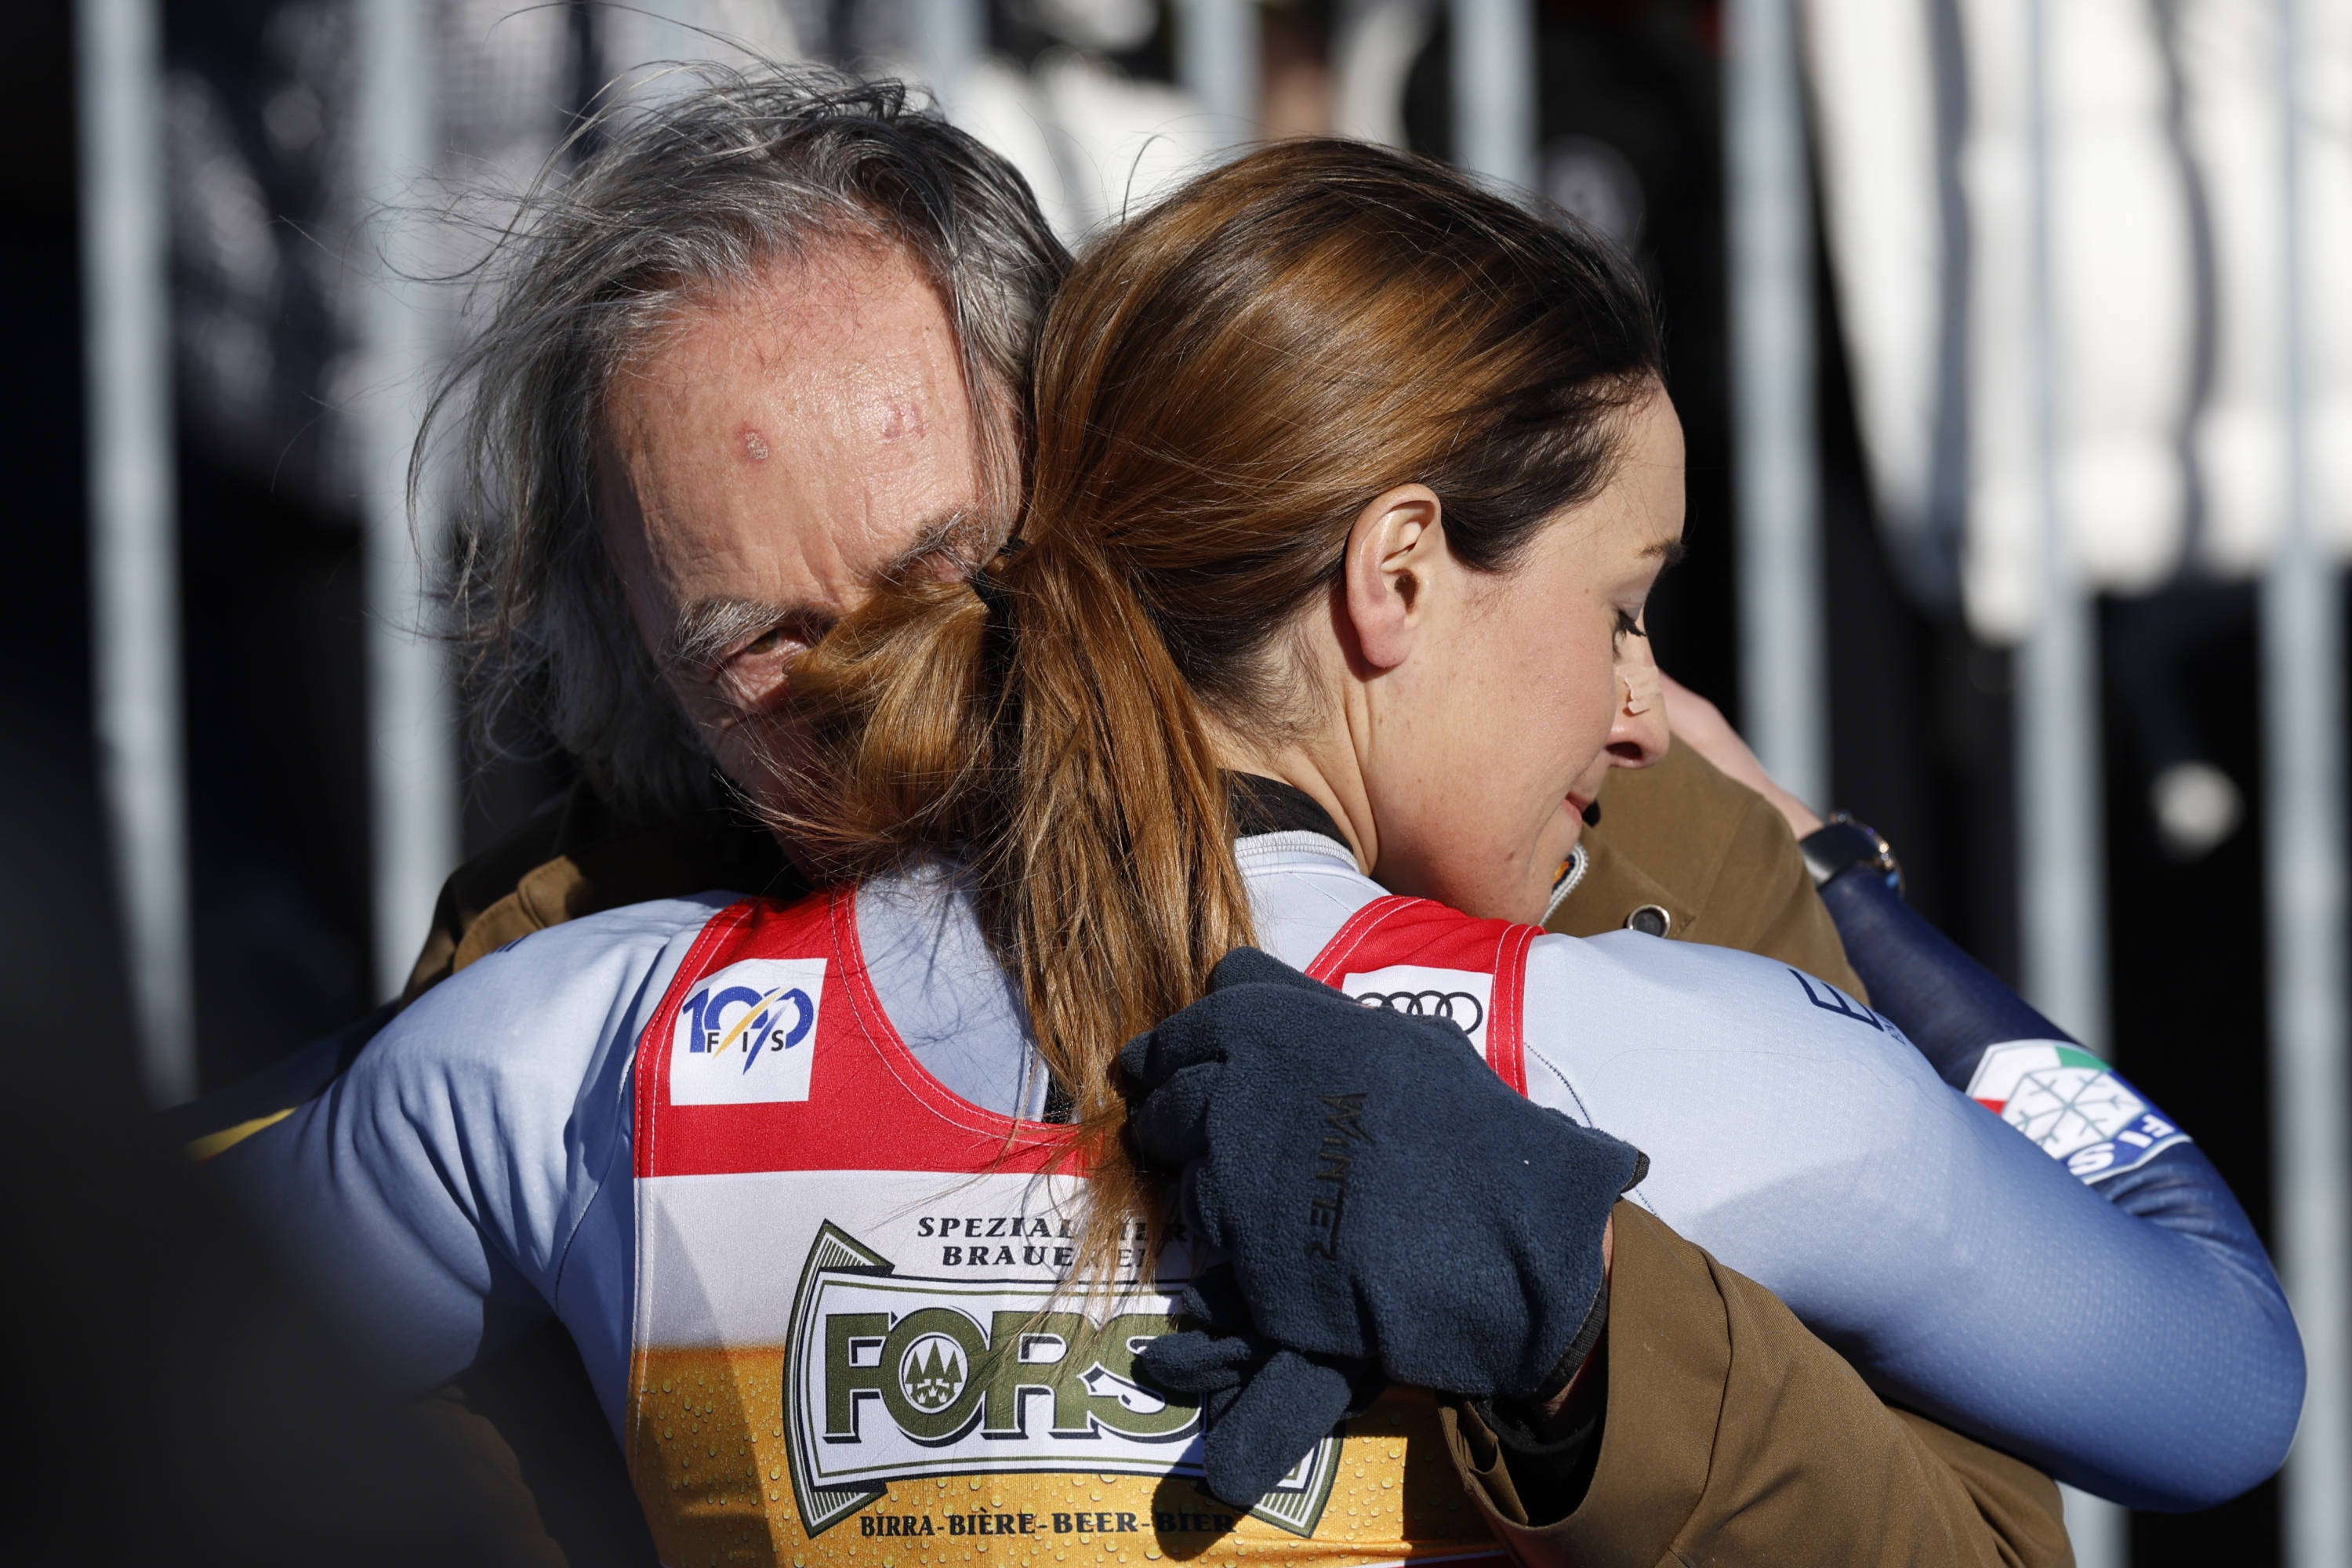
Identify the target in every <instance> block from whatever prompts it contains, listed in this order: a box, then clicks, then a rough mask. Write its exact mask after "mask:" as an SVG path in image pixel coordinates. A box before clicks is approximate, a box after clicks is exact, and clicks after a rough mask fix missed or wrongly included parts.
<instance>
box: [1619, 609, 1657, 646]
mask: <svg viewBox="0 0 2352 1568" xmlns="http://www.w3.org/2000/svg"><path fill="white" fill-rule="evenodd" d="M1649 635H1650V634H1649V633H1647V632H1645V631H1643V629H1642V617H1641V616H1640V615H1639V614H1638V613H1636V614H1633V615H1628V614H1626V613H1625V612H1624V611H1623V610H1620V611H1618V612H1617V631H1616V636H1617V637H1618V639H1619V640H1620V641H1622V640H1623V639H1624V638H1626V637H1643V638H1647V637H1649Z"/></svg>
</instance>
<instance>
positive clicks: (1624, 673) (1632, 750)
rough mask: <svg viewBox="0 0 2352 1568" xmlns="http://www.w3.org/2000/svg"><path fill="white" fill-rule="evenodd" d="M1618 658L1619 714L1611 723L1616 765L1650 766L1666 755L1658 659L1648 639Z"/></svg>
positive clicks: (1612, 754)
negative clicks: (1652, 652) (1652, 655)
mask: <svg viewBox="0 0 2352 1568" xmlns="http://www.w3.org/2000/svg"><path fill="white" fill-rule="evenodd" d="M1629 640H1630V641H1632V642H1633V646H1632V647H1628V648H1627V649H1626V650H1625V657H1623V658H1620V659H1619V660H1618V661H1617V670H1616V675H1617V713H1616V717H1615V719H1614V720H1613V721H1612V722H1611V724H1610V726H1609V746H1608V750H1609V762H1610V765H1611V766H1612V767H1620V768H1646V767H1648V766H1650V765H1651V764H1652V763H1655V762H1656V761H1657V760H1658V759H1659V758H1661V757H1663V756H1664V755H1665V754H1666V744H1667V741H1666V703H1665V699H1664V695H1663V694H1662V693H1661V692H1660V691H1659V689H1658V665H1657V661H1656V660H1655V659H1654V658H1651V657H1650V644H1649V640H1648V639H1647V638H1640V639H1629Z"/></svg>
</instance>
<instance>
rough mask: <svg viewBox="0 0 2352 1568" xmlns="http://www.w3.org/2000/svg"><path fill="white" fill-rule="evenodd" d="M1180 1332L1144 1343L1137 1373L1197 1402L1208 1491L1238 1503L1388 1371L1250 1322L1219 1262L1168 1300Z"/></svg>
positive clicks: (1359, 1403) (1375, 1388)
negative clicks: (1272, 1335)
mask: <svg viewBox="0 0 2352 1568" xmlns="http://www.w3.org/2000/svg"><path fill="white" fill-rule="evenodd" d="M1176 1315H1177V1318H1178V1321H1181V1322H1182V1323H1183V1324H1184V1331H1183V1332H1182V1333H1177V1334H1163V1335H1162V1336H1160V1338H1159V1339H1156V1340H1153V1341H1152V1342H1150V1344H1148V1345H1146V1346H1144V1348H1143V1353H1142V1356H1141V1358H1140V1360H1141V1363H1142V1366H1143V1372H1144V1375H1145V1376H1147V1377H1149V1378H1150V1380H1151V1381H1152V1382H1153V1383H1155V1384H1159V1385H1160V1387H1162V1388H1164V1389H1167V1390H1169V1391H1170V1392H1171V1393H1173V1394H1189V1395H1191V1396H1192V1398H1194V1399H1197V1400H1198V1401H1200V1404H1201V1413H1202V1416H1203V1417H1204V1424H1205V1426H1206V1427H1207V1432H1208V1436H1207V1437H1206V1439H1205V1441H1204V1442H1203V1444H1202V1447H1203V1448H1204V1450H1205V1452H1204V1454H1203V1458H1204V1460H1205V1465H1204V1468H1205V1469H1206V1471H1207V1474H1206V1475H1205V1476H1204V1477H1203V1478H1202V1479H1204V1480H1206V1481H1207V1482H1208V1487H1209V1490H1210V1491H1211V1492H1212V1493H1213V1494H1214V1495H1216V1496H1217V1497H1219V1498H1222V1499H1223V1500H1225V1501H1227V1502H1229V1503H1232V1504H1233V1505H1234V1507H1236V1508H1247V1507H1249V1506H1250V1505H1251V1504H1252V1503H1255V1501H1257V1500H1258V1499H1260V1498H1262V1497H1264V1496H1265V1494H1266V1493H1267V1492H1269V1491H1271V1490H1272V1489H1274V1483H1275V1482H1276V1481H1278V1480H1280V1479H1282V1478H1283V1477H1284V1476H1285V1475H1286V1474H1288V1473H1289V1470H1290V1467H1291V1466H1293V1465H1295V1464H1297V1462H1298V1461H1299V1458H1301V1457H1302V1456H1303V1455H1305V1454H1306V1453H1307V1451H1308V1450H1309V1449H1311V1448H1313V1447H1315V1445H1316V1444H1318V1443H1319V1442H1321V1441H1322V1440H1323V1438H1324V1436H1326V1435H1327V1434H1328V1433H1329V1432H1330V1430H1331V1428H1332V1427H1334V1426H1338V1425H1339V1423H1340V1422H1341V1421H1343V1420H1345V1419H1346V1418H1347V1417H1349V1416H1350V1415H1362V1414H1363V1413H1364V1412H1365V1411H1366V1410H1368V1409H1370V1408H1371V1404H1372V1401H1374V1400H1375V1399H1378V1398H1379V1397H1380V1396H1381V1390H1382V1389H1384V1388H1386V1387H1387V1386H1388V1379H1387V1378H1384V1377H1382V1376H1381V1370H1380V1368H1379V1367H1378V1366H1376V1365H1375V1364H1373V1363H1371V1362H1369V1361H1364V1360H1349V1359H1344V1358H1341V1357H1338V1356H1318V1355H1302V1354H1300V1353H1299V1352H1297V1351H1294V1350H1288V1349H1286V1348H1285V1347H1283V1346H1281V1345H1278V1344H1276V1343H1275V1342H1273V1341H1272V1340H1269V1339H1267V1338H1266V1337H1265V1335H1263V1334H1261V1333H1259V1332H1257V1331H1256V1330H1255V1327H1253V1325H1252V1322H1251V1318H1250V1310H1249V1303H1248V1302H1246V1301H1244V1300H1242V1295H1241V1289H1240V1287H1238V1286H1237V1285H1236V1284H1235V1283H1234V1271H1233V1269H1232V1268H1229V1267H1228V1266H1226V1265H1224V1264H1219V1265H1218V1266H1217V1267H1215V1268H1211V1269H1209V1270H1207V1271H1205V1272H1204V1273H1202V1275H1201V1277H1200V1278H1199V1279H1195V1280H1193V1281H1192V1285H1191V1286H1190V1287H1188V1288H1187V1289H1186V1290H1185V1291H1184V1294H1183V1296H1182V1298H1181V1300H1179V1302H1178V1304H1177V1308H1176Z"/></svg>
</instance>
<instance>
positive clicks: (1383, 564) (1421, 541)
mask: <svg viewBox="0 0 2352 1568" xmlns="http://www.w3.org/2000/svg"><path fill="white" fill-rule="evenodd" d="M1443 521H1444V509H1443V508H1442V507H1440V506H1439V504H1438V500H1437V492H1436V491H1435V490H1433V489H1430V488H1429V487H1428V486H1427V485H1399V486H1398V487H1397V488H1396V489H1392V490H1389V491H1387V492H1386V493H1384V494H1381V495H1379V496H1375V497H1374V498H1373V499H1372V500H1371V501H1370V504H1368V505H1367V506H1366V507H1365V508H1364V510H1361V511H1360V512H1358V513H1357V514H1356V524H1355V526H1354V527H1353V528H1351V529H1349V531H1348V553H1347V558H1346V561H1345V563H1344V568H1343V569H1344V572H1345V575H1346V579H1347V588H1348V598H1347V604H1348V621H1349V626H1352V627H1353V628H1354V630H1355V634H1356V644H1357V647H1359V648H1360V649H1361V650H1362V655H1363V658H1364V662H1365V663H1367V664H1369V665H1370V666H1371V667H1372V668H1374V669H1394V668H1396V667H1397V666H1398V665H1401V664H1402V663H1403V662H1404V661H1405V659H1406V658H1407V657H1408V656H1409V655H1410V654H1411V653H1412V642H1413V637H1414V634H1415V633H1416V632H1418V631H1419V630H1420V628H1421V626H1422V625H1423V622H1424V621H1425V620H1426V619H1427V603H1428V598H1429V588H1430V584H1432V582H1433V580H1434V578H1435V574H1436V572H1437V570H1438V567H1439V565H1440V563H1442V562H1444V560H1446V559H1447V552H1446V549H1445V535H1444V529H1443V528H1442V527H1441V526H1440V524H1441V523H1442V522H1443Z"/></svg>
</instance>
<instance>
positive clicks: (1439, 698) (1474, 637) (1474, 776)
mask: <svg viewBox="0 0 2352 1568" xmlns="http://www.w3.org/2000/svg"><path fill="white" fill-rule="evenodd" d="M1682 529H1683V438H1682V426H1681V424H1680V422H1679V421H1677V420H1676V419H1675V414H1674V409H1673V406H1672V405H1670V404H1669V403H1668V402H1667V401H1666V399H1665V397H1664V395H1663V394H1660V395H1654V396H1653V397H1651V398H1650V399H1649V400H1648V401H1646V402H1645V403H1644V404H1643V405H1641V406H1640V407H1639V408H1637V409H1636V410H1634V411H1633V412H1632V413H1631V414H1630V415H1629V416H1628V417H1627V421H1626V428H1625V431H1624V436H1623V442H1622V458H1621V461H1620V462H1619V464H1618V467H1617V469H1616V472H1615V475H1614V477H1613V478H1612V479H1611V481H1610V483H1609V485H1608V487H1607V488H1606V489H1603V490H1602V491H1601V494H1600V495H1598V496H1596V497H1594V498H1593V499H1592V500H1590V501H1588V502H1586V503H1585V504H1583V505H1582V506H1580V507H1576V508H1574V509H1572V510H1569V511H1567V512H1565V513H1563V514H1562V515H1561V516H1560V517H1559V519H1558V520H1556V521H1553V522H1552V523H1550V524H1549V526H1547V527H1546V528H1545V529H1544V530H1543V531H1542V532H1541V533H1540V534H1539V535H1538V537H1537V538H1536V540H1535V541H1534V542H1533V543H1532V544H1531V545H1530V546H1529V548H1528V550H1527V552H1526V553H1525V554H1524V555H1523V556H1522V558H1521V560H1520V562H1519V563H1518V564H1517V565H1516V566H1515V567H1513V568H1512V569H1511V570H1509V571H1507V572H1503V573H1499V574H1491V575H1489V574H1466V575H1465V578H1464V579H1463V582H1464V588H1463V590H1462V591H1461V592H1460V593H1458V594H1454V595H1446V594H1444V593H1443V592H1440V593H1439V594H1437V595H1433V597H1432V599H1431V603H1430V605H1429V606H1428V611H1427V615H1428V621H1427V624H1426V625H1425V626H1423V628H1422V629H1421V630H1420V631H1418V632H1417V633H1416V640H1415V646H1414V647H1413V650H1412V656H1411V658H1408V659H1406V660H1404V661H1403V662H1402V663H1401V664H1400V665H1399V666H1398V667H1397V668H1394V669H1392V670H1390V671H1388V672H1387V673H1386V674H1385V675H1384V676H1383V677H1382V678H1381V679H1380V680H1378V681H1375V682H1373V683H1372V687H1371V688H1370V689H1368V690H1374V691H1376V695H1373V696H1372V697H1371V699H1370V703H1369V707H1370V723H1369V724H1367V725H1366V726H1365V727H1364V730H1363V733H1362V734H1361V735H1360V739H1359V747H1358V749H1359V753H1360V759H1361V762H1360V766H1361V772H1362V777H1363V781H1364V790H1365V794H1366V796H1367V801H1368V804H1369V805H1370V809H1371V812H1372V816H1373V818H1374V820H1375V822H1376V823H1377V827H1378V837H1377V854H1376V857H1375V859H1374V862H1373V865H1372V867H1371V871H1372V875H1373V876H1374V877H1375V878H1377V879H1379V880H1380V881H1381V883H1382V884H1383V885H1384V886H1386V887H1388V888H1390V889H1392V890H1394V891H1397V892H1402V893H1412V894H1418V895H1420V896H1423V897H1426V898H1433V899H1435V900H1439V901H1440V902H1442V903H1446V904H1450V905H1452V906H1454V908H1456V909H1460V910H1466V911H1468V912H1470V913H1472V914H1476V915H1481V916H1488V917H1501V918H1505V919H1510V920H1521V921H1536V920H1540V919H1541V918H1542V916H1543V912H1544V910H1545V908H1546V906H1547V904H1548V903H1549V900H1550V891H1551V887H1552V883H1553V881H1554V879H1555V878H1556V877H1557V875H1558V873H1559V867H1560V863H1561V861H1562V860H1563V859H1565V858H1567V856H1568V854H1569V852H1570V849H1571V848H1572V847H1574V845H1575V843H1576V838H1577V835H1578V833H1579V831H1580V829H1581V826H1582V821H1581V813H1582V811H1583V809H1584V807H1585V806H1586V805H1590V804H1591V799H1592V795H1593V792H1594V791H1595V790H1597V789H1598V788H1599V782H1600V779H1601V776H1602V774H1603V773H1604V771H1605V768H1606V766H1607V765H1608V764H1609V763H1611V762H1612V760H1614V761H1616V762H1619V763H1626V762H1640V761H1647V760H1654V757H1655V756H1656V755H1657V754H1659V753H1661V752H1663V750H1664V710H1663V708H1662V707H1660V706H1659V705H1658V704H1657V702H1656V700H1655V696H1654V668H1655V667H1654V665H1652V664H1650V663H1649V660H1648V651H1647V648H1646V646H1645V645H1643V642H1642V641H1641V639H1640V637H1639V635H1638V632H1637V630H1636V627H1637V626H1638V623H1639V621H1640V618H1641V616H1642V613H1643V605H1644V604H1645V602H1646V601H1647V599H1648V597H1649V594H1650V588H1651V585H1652V584H1654V583H1655V582H1656V580H1657V576H1658V573H1659V572H1660V571H1661V570H1662V569H1663V568H1664V566H1665V564H1666V563H1668V561H1670V560H1671V559H1672V558H1673V557H1674V555H1675V552H1677V550H1678V548H1679V544H1680V541H1681V538H1682ZM1436 585H1437V586H1439V587H1440V588H1441V590H1442V588H1443V586H1444V577H1443V574H1440V575H1439V577H1438V579H1437V580H1436ZM1382 688H1385V689H1382ZM1629 709H1630V710H1633V711H1629ZM1612 751H1616V752H1620V753H1622V754H1620V755H1619V756H1617V757H1615V758H1614V759H1612V755H1611V752H1612ZM1636 753H1640V754H1639V755H1636Z"/></svg>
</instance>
